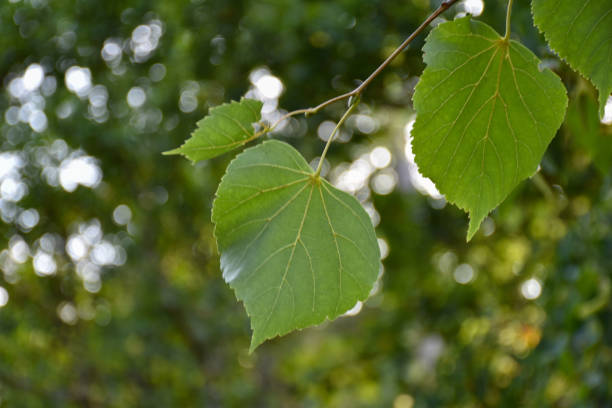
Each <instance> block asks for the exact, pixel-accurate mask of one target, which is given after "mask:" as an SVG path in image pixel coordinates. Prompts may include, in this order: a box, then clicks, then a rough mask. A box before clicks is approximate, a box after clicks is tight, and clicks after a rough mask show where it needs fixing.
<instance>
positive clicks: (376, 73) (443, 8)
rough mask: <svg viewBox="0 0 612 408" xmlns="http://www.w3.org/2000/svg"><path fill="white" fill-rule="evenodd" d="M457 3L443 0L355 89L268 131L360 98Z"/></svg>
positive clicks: (291, 114)
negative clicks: (418, 38) (301, 116)
mask: <svg viewBox="0 0 612 408" xmlns="http://www.w3.org/2000/svg"><path fill="white" fill-rule="evenodd" d="M457 1H459V0H444V1H443V2H442V4H440V7H438V8H437V9H436V10H435V11H434V12H433V13H431V15H430V16H429V17H427V19H426V20H425V21H424V22H423V23H421V25H420V26H419V27H418V28H417V29H416V30H414V32H413V33H412V34H410V36H409V37H408V38H406V40H405V41H404V42H403V43H402V44H401V45H400V46H399V47H397V48H396V49H395V51H393V52H392V53H391V55H389V56H388V57H387V59H386V60H385V61H384V62H383V63H382V64H380V66H379V67H378V68H376V70H374V72H372V73H371V74H370V76H369V77H368V78H367V79H366V80H365V81H363V82H362V83H361V84H360V85H359V86H358V87H357V88H355V89H353V90H352V91H350V92H347V93H345V94H342V95H338V96H335V97H333V98H331V99H328V100H326V101H325V102H322V103H320V104H319V105H317V106H315V107H312V108H306V109H299V110H296V111H293V112H289V113H287V114H286V115H285V116H283V117H281V118H280V119H279V120H278V121H276V122H275V123H274V124H273V125H272V126H270V128H269V130H270V131H272V130H274V128H275V127H276V126H278V125H279V124H280V123H281V122H282V121H284V120H286V119H288V118H290V117H292V116H296V115H302V114H304V115H306V116H308V115H313V114H315V113H318V112H319V111H320V110H321V109H323V108H325V107H327V106H329V105H331V104H333V103H336V102H339V101H343V100H345V99H349V98H351V97H356V96H360V95H361V94H362V93H363V91H364V90H365V89H366V88H367V87H368V85H370V84H371V83H372V81H374V79H376V77H378V76H379V75H380V73H381V72H382V71H384V69H385V68H387V67H388V66H389V64H391V62H393V60H394V59H395V58H396V57H397V56H398V55H399V54H401V52H402V51H404V50H405V49H406V47H408V45H410V43H411V42H412V41H413V40H414V39H415V38H416V37H417V36H418V35H419V34H421V33H422V32H423V30H425V28H427V27H428V26H429V25H430V24H431V23H432V21H434V20H435V19H436V18H437V17H438V16H439V15H440V14H442V13H444V12H445V11H446V10H448V9H449V8H451V7H452V6H453V5H454V4H455V3H456V2H457ZM510 3H512V0H510Z"/></svg>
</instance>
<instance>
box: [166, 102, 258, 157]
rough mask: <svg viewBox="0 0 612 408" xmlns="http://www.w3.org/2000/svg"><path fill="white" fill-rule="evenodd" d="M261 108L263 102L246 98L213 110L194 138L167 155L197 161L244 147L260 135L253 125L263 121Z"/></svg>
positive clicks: (193, 134) (203, 120)
mask: <svg viewBox="0 0 612 408" xmlns="http://www.w3.org/2000/svg"><path fill="white" fill-rule="evenodd" d="M262 106H263V103H262V102H260V101H256V100H254V99H246V98H243V99H241V100H240V102H235V101H232V102H230V103H225V104H223V105H220V106H216V107H214V108H211V109H210V112H209V114H208V116H206V117H204V118H203V119H202V120H200V121H199V122H198V128H197V129H196V130H195V131H194V132H193V133H192V134H191V138H189V139H188V140H187V141H186V142H185V143H184V144H183V145H182V146H181V147H179V148H177V149H174V150H170V151H169V152H166V154H182V155H183V156H185V157H187V158H188V159H189V160H192V161H194V162H196V161H200V160H207V159H210V158H213V157H216V156H219V155H221V154H223V153H226V152H229V151H230V150H233V149H236V148H238V147H240V146H244V145H245V144H247V143H248V142H250V141H251V140H253V139H255V138H257V137H258V136H260V135H261V133H257V132H256V131H255V130H254V129H253V123H255V122H258V121H259V120H260V119H261V107H262Z"/></svg>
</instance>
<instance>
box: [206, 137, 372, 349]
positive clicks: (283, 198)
mask: <svg viewBox="0 0 612 408" xmlns="http://www.w3.org/2000/svg"><path fill="white" fill-rule="evenodd" d="M212 218H213V222H214V223H215V235H216V238H217V243H218V247H219V251H220V253H221V269H222V270H223V277H224V278H225V280H226V281H227V282H228V284H229V285H230V286H231V287H232V288H233V289H234V290H235V292H236V296H237V298H238V299H239V300H241V301H242V302H244V305H245V308H246V310H247V313H248V315H249V316H250V318H251V327H252V329H253V338H252V341H251V350H254V349H255V348H256V347H257V346H258V345H259V344H261V343H262V342H264V341H265V340H266V339H270V338H273V337H275V336H278V335H284V334H286V333H288V332H290V331H292V330H295V329H302V328H305V327H308V326H312V325H315V324H319V323H321V322H323V321H324V320H325V319H326V318H327V319H333V318H335V317H337V316H339V315H341V314H343V313H345V312H346V311H347V310H349V309H351V308H352V307H353V306H355V304H356V302H358V301H360V300H364V299H366V298H367V297H368V295H369V293H370V291H371V289H372V287H373V285H374V282H375V281H376V279H377V276H378V273H379V269H380V252H379V249H378V243H377V240H376V235H375V234H374V228H373V226H372V223H371V221H370V218H369V217H368V215H367V213H366V212H365V211H364V209H363V208H362V207H361V205H360V204H359V202H358V201H357V200H356V199H355V198H354V197H352V196H350V195H348V194H346V193H344V192H342V191H340V190H337V189H336V188H334V187H332V186H331V185H330V184H329V183H328V182H327V181H325V180H324V179H321V178H320V177H319V176H318V175H315V174H314V172H313V171H312V169H311V168H310V166H309V165H308V163H307V162H306V161H305V160H304V158H303V157H302V156H301V155H300V154H299V153H298V152H297V151H296V150H295V149H294V148H293V147H291V146H290V145H288V144H286V143H283V142H279V141H273V140H272V141H266V142H264V143H262V144H260V145H258V146H255V147H252V148H249V149H247V150H245V151H244V152H243V153H241V154H240V155H238V156H237V157H236V159H234V160H233V161H232V162H231V163H230V165H229V166H228V168H227V173H226V175H225V176H224V177H223V180H222V181H221V184H220V185H219V190H218V191H217V197H216V199H215V202H214V205H213V216H212Z"/></svg>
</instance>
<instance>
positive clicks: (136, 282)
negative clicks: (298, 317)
mask: <svg viewBox="0 0 612 408" xmlns="http://www.w3.org/2000/svg"><path fill="white" fill-rule="evenodd" d="M485 3H486V5H485V9H484V12H483V14H482V16H480V17H478V18H479V19H481V20H483V21H485V22H487V23H488V24H490V25H491V26H493V27H494V28H495V29H496V30H498V31H499V32H502V31H503V26H504V19H505V7H506V4H505V2H503V1H493V0H487V1H486V2H485ZM438 4H439V2H436V1H432V2H431V3H430V2H429V1H427V0H408V1H391V0H337V1H329V0H321V1H319V0H310V1H307V0H265V1H264V0H259V1H256V0H248V1H247V0H191V1H186V0H176V1H162V0H152V1H150V0H149V1H144V0H129V1H117V0H108V1H94V0H4V1H3V2H2V3H1V4H0V80H1V81H2V92H1V93H0V113H2V119H1V122H0V146H1V150H2V153H0V154H2V157H3V158H5V159H6V158H8V157H12V158H15V157H18V158H20V161H21V164H22V167H20V168H19V169H17V170H15V169H13V173H11V175H8V176H7V175H4V176H2V173H1V172H0V177H4V180H6V179H8V178H11V180H13V181H15V180H16V181H17V183H18V184H19V183H21V184H19V185H20V186H21V187H20V188H21V189H22V190H23V188H25V189H26V190H23V191H22V194H21V195H22V196H21V197H19V200H17V201H11V200H9V199H8V198H10V197H9V196H10V195H11V194H10V193H11V191H9V190H10V188H11V185H12V186H13V187H14V185H15V183H13V184H11V182H9V183H8V184H6V186H4V181H2V183H3V184H2V186H4V189H1V188H0V191H1V192H2V194H3V195H2V201H1V202H0V203H1V210H2V214H1V215H2V221H1V222H0V251H1V252H0V269H1V273H0V287H2V288H4V289H5V290H6V292H7V293H8V296H9V298H8V302H7V304H6V305H5V306H4V307H0V406H2V407H4V406H6V407H135V406H138V407H175V406H177V407H195V406H198V407H200V406H202V407H394V408H411V407H438V406H448V407H498V406H501V407H517V406H533V407H544V406H555V407H593V408H595V407H612V391H611V390H612V305H611V303H610V297H611V282H610V279H611V274H612V175H611V172H610V160H611V158H610V157H611V156H606V155H604V154H602V152H603V151H605V149H609V146H610V145H611V144H612V130H611V127H610V126H605V125H603V124H601V123H599V121H598V118H597V106H596V105H595V104H594V101H595V96H596V94H595V91H594V90H593V89H592V87H591V86H590V85H589V84H588V83H587V82H586V81H584V80H583V79H581V78H580V77H579V76H578V75H577V74H575V73H574V72H573V71H572V70H571V69H569V68H568V67H567V66H566V65H565V64H564V63H562V62H560V61H559V60H558V59H556V57H555V56H554V54H553V53H552V52H551V51H550V50H549V49H548V48H547V47H546V45H545V43H544V41H543V38H542V37H541V36H540V34H538V32H537V30H536V29H535V28H534V27H533V25H532V20H531V14H530V11H529V4H528V1H527V0H517V1H515V10H514V14H513V36H514V38H516V39H520V40H521V41H523V43H524V44H525V45H526V46H528V47H529V48H530V49H531V50H533V51H534V52H535V53H536V54H537V55H539V56H540V57H541V58H542V60H543V61H544V63H545V64H546V65H547V66H549V67H552V68H553V69H554V70H555V71H556V72H557V73H558V74H559V75H560V76H561V78H562V79H563V81H564V83H565V84H566V86H567V88H568V92H569V95H570V99H571V102H570V114H569V115H568V120H567V123H566V124H565V125H564V126H563V127H562V129H561V130H560V131H559V134H558V136H557V137H556V139H555V140H554V142H553V143H552V145H551V147H550V148H549V150H548V152H547V154H546V155H545V157H544V159H543V161H542V166H541V172H540V173H539V176H538V177H537V178H535V179H534V180H528V181H525V182H523V183H522V184H521V185H520V186H519V187H518V188H517V189H516V191H515V192H514V193H513V194H512V195H511V196H510V197H509V198H508V199H507V200H506V201H505V202H504V203H503V204H502V206H501V207H500V208H499V209H497V210H496V211H495V212H494V213H493V214H492V215H491V217H490V218H489V219H488V220H487V221H486V222H485V226H484V228H483V229H482V230H481V232H479V233H478V234H477V236H476V237H475V239H474V240H473V241H472V242H471V243H470V244H466V243H465V231H466V228H467V217H466V215H465V214H464V213H462V212H461V211H460V210H458V209H457V208H454V207H452V206H450V205H444V202H443V201H441V200H435V199H433V198H431V197H428V196H426V195H423V194H421V193H419V192H418V191H416V190H415V189H414V188H413V186H412V184H411V182H410V178H409V176H408V170H407V169H408V168H409V166H410V164H409V163H408V162H407V160H406V155H405V154H404V148H405V135H404V128H405V126H406V124H407V123H409V122H410V121H411V120H412V119H413V118H414V114H413V111H412V107H411V95H412V91H413V89H414V85H415V84H416V81H417V80H418V76H419V75H420V73H421V72H422V70H423V63H422V59H421V51H420V47H421V45H422V43H423V41H424V36H421V37H419V38H418V39H417V40H416V41H415V42H414V43H413V45H412V46H411V48H410V49H409V50H408V51H407V52H405V53H403V54H402V55H401V56H400V57H399V58H398V60H397V61H396V62H395V63H394V64H393V65H392V66H391V67H390V68H389V69H388V70H386V71H385V72H384V74H382V75H381V76H380V78H378V79H377V80H376V82H374V83H373V84H372V86H371V87H370V88H369V89H368V91H367V92H366V94H365V95H364V97H363V103H362V105H361V107H360V109H361V111H360V114H362V115H367V116H369V117H370V118H372V119H373V120H374V122H375V123H376V129H375V131H373V132H369V133H368V134H366V133H363V132H361V131H360V130H359V127H358V126H352V127H351V126H350V124H349V126H348V127H347V129H346V130H345V132H346V136H347V138H348V137H349V136H350V139H351V140H350V143H338V144H335V145H334V146H333V147H332V149H331V154H330V157H329V159H330V164H331V166H332V167H336V166H338V165H340V166H348V165H350V164H351V163H352V162H354V161H355V160H357V159H358V158H360V157H362V158H363V156H362V155H363V154H367V153H368V152H370V151H371V150H372V149H373V148H374V147H376V146H386V147H387V148H388V149H389V150H390V151H391V152H392V154H393V161H392V167H393V168H394V172H395V173H390V174H395V175H397V179H398V184H397V186H396V188H395V189H394V191H393V192H391V193H390V194H377V193H376V192H375V191H372V190H371V189H370V188H368V187H367V186H366V187H364V188H362V189H361V190H360V191H359V193H358V195H359V197H360V198H361V199H363V200H365V202H366V203H367V205H368V206H370V205H371V206H373V207H371V208H375V209H376V211H377V213H378V214H379V215H380V223H379V224H378V226H377V234H378V236H379V237H381V238H383V239H384V240H385V242H386V243H387V245H388V248H389V252H388V256H387V257H386V258H385V259H384V261H383V263H384V274H383V275H382V278H381V281H380V283H379V290H378V291H377V292H376V294H374V295H373V296H372V297H371V298H370V299H369V300H368V302H367V303H365V305H364V306H363V308H362V310H361V311H360V313H359V314H357V315H356V316H353V317H342V318H340V319H338V320H336V321H334V322H332V323H326V324H323V325H322V326H320V327H316V328H310V329H307V330H303V331H301V332H296V333H293V334H291V335H288V336H286V337H284V338H280V339H275V340H273V341H269V342H267V343H266V344H264V345H263V346H261V347H260V348H259V349H257V351H256V352H255V353H253V354H249V353H248V347H249V340H250V339H249V337H250V330H249V322H248V319H247V316H246V314H245V312H244V309H243V307H242V305H241V304H239V303H238V302H237V301H236V300H235V298H234V296H233V293H232V292H231V290H230V289H229V288H228V286H227V285H226V284H225V283H224V282H223V279H222V277H221V274H220V271H219V264H218V254H217V252H216V246H215V242H214V240H213V235H212V229H213V226H212V225H211V223H210V209H211V205H212V200H213V198H214V192H215V190H216V187H217V185H218V183H219V180H220V178H221V177H222V175H223V172H224V169H225V167H226V166H227V164H228V162H229V160H231V158H232V154H228V155H225V156H222V157H220V158H217V159H214V160H211V161H209V162H206V163H200V164H197V165H195V166H193V165H191V164H190V163H189V162H188V161H186V160H184V159H181V158H178V157H164V156H161V154H160V153H161V152H162V151H165V150H168V149H171V148H174V147H176V146H178V145H179V144H180V143H182V141H183V140H184V139H185V138H186V137H188V135H189V134H190V132H191V131H192V130H193V129H194V127H195V123H196V121H197V120H198V119H200V118H201V117H202V116H203V115H204V114H205V113H206V110H207V109H208V108H209V107H211V106H215V105H218V104H220V103H223V102H227V101H229V100H232V99H239V98H240V97H241V96H242V95H244V94H245V93H246V92H248V91H249V90H250V89H252V88H253V84H252V83H251V82H250V80H249V75H250V74H252V73H253V72H254V71H255V72H256V71H257V70H258V69H261V68H266V69H267V70H268V71H269V72H270V74H271V75H274V76H276V77H278V78H279V79H280V80H281V81H282V83H283V85H284V89H285V91H284V93H283V94H282V96H281V98H280V101H279V104H280V107H282V108H283V109H286V110H293V109H297V108H303V107H308V106H313V105H316V104H318V103H319V102H321V101H323V100H325V99H327V98H329V97H331V96H335V95H337V94H339V93H342V92H345V91H348V90H350V89H351V88H352V87H354V85H355V84H356V81H357V80H358V79H363V78H365V77H366V76H367V75H368V74H369V73H370V72H371V71H372V70H373V69H374V68H375V67H376V66H377V65H378V64H379V63H380V62H381V61H382V60H383V59H384V58H385V57H386V56H387V55H388V54H389V53H390V51H392V50H393V49H394V48H395V47H396V46H397V45H399V44H400V43H401V41H402V40H403V38H405V37H406V36H407V35H408V34H409V33H410V32H412V31H413V30H414V29H415V28H416V27H417V26H418V25H419V24H420V22H421V21H423V20H424V19H425V18H426V16H427V15H428V14H429V12H431V11H432V10H433V9H434V8H435V7H437V5H438ZM462 7H463V6H462V5H459V6H457V7H456V8H454V9H453V10H452V11H450V12H448V13H446V14H445V18H453V17H454V16H455V15H456V14H457V12H459V11H461V10H462ZM141 25H148V26H149V27H153V26H154V27H153V28H154V29H155V27H159V28H161V30H160V31H159V33H158V34H159V35H160V36H159V38H158V41H157V43H156V44H155V47H153V49H151V50H150V51H151V52H147V53H145V54H146V55H144V56H143V55H140V56H139V55H136V51H134V48H135V44H134V43H133V42H131V39H134V38H135V37H134V36H135V34H134V33H138V32H139V31H135V30H137V28H138V27H139V26H141ZM141 30H142V29H141ZM153 31H154V30H153ZM153 31H151V32H153ZM141 32H143V31H141ZM144 32H145V33H149V31H146V29H145V31H144ZM106 41H115V42H116V43H117V44H119V45H120V47H121V49H122V53H121V58H120V60H117V59H115V60H109V61H105V60H104V59H103V57H102V54H101V50H102V48H103V47H104V44H105V42H106ZM31 64H40V65H41V66H42V67H43V68H44V71H45V75H46V77H47V78H55V86H53V82H54V81H53V79H48V80H46V82H45V83H44V84H43V86H42V87H41V88H40V89H38V90H33V91H31V92H30V93H26V94H23V95H21V98H18V97H17V96H18V95H16V94H15V92H17V91H15V89H16V88H11V84H13V85H14V86H16V85H15V84H16V82H13V81H14V80H15V79H16V78H19V77H20V76H23V75H24V72H25V71H26V69H27V68H28V67H30V66H31ZM160 64H161V65H160ZM73 66H78V67H83V68H85V67H86V68H88V69H89V70H90V73H91V82H92V86H102V87H103V88H102V87H98V88H96V89H97V90H98V91H99V92H101V94H99V95H104V91H103V90H102V89H105V91H106V94H107V95H108V96H107V99H106V100H104V103H103V104H102V105H104V108H103V109H102V108H99V109H98V110H95V109H93V108H92V107H93V104H94V102H95V101H92V92H93V91H92V90H90V91H89V93H88V94H83V95H82V96H81V97H79V96H78V95H76V94H75V93H74V92H71V91H70V90H68V88H67V87H66V82H65V75H66V71H67V70H68V69H69V68H70V67H73ZM164 72H165V75H163V77H162V75H160V73H164ZM259 72H261V71H259ZM134 87H138V88H139V89H141V90H143V91H144V93H145V95H146V100H145V102H144V104H143V105H142V106H140V107H131V106H130V105H129V104H128V102H127V99H126V96H127V94H128V92H129V91H130V90H131V89H133V88H134ZM11 89H13V91H12V90H11ZM103 99H104V98H103ZM181 101H182V102H181ZM194 101H196V102H197V107H195V106H194ZM27 103H31V104H30V105H27V106H26V104H27ZM95 103H98V102H95ZM24 106H26V107H25V108H24ZM98 106H99V105H98ZM32 109H34V110H37V111H42V112H44V114H45V117H46V119H47V124H46V126H44V127H42V128H38V131H34V130H33V129H32V127H31V126H30V125H29V124H28V123H27V122H28V117H29V116H28V112H31V111H32ZM343 109H344V105H343V104H342V103H340V104H338V105H335V106H333V107H330V108H329V109H326V110H325V111H324V112H322V113H321V114H319V115H316V116H311V117H309V118H307V119H304V118H300V119H298V120H296V121H294V122H292V123H291V125H290V126H288V127H286V128H285V129H284V130H282V131H281V132H278V133H277V134H276V135H275V137H278V138H280V139H282V140H285V141H287V142H289V143H291V144H292V145H294V146H295V147H296V148H298V149H299V150H300V151H301V152H302V153H303V154H304V156H305V157H306V158H307V160H309V161H310V160H312V159H314V158H315V157H316V156H317V155H319V154H320V152H321V150H322V147H323V141H322V140H320V139H319V138H318V137H317V130H318V129H319V126H320V124H321V123H322V122H324V121H327V120H338V118H339V116H340V115H341V114H342V112H343ZM17 112H19V115H22V116H21V120H20V119H19V118H20V116H19V115H18V114H17ZM16 115H17V116H16ZM30 118H31V117H30ZM34 127H36V126H34ZM62 141H63V142H62ZM608 151H609V150H608ZM589 152H591V153H589ZM71 155H72V156H71ZM78 155H84V156H89V157H91V158H93V159H91V160H94V161H93V163H95V166H97V168H99V170H100V172H101V174H102V179H101V182H100V183H97V184H96V185H94V186H93V188H89V187H87V186H79V187H78V188H76V189H75V190H74V191H72V192H70V191H67V189H66V188H65V186H64V187H63V186H62V183H59V184H58V182H57V174H56V175H55V176H53V174H55V173H57V171H58V168H59V169H61V163H62V162H64V164H66V163H67V162H68V161H69V160H70V159H71V158H74V157H76V156H78ZM5 163H6V161H5ZM343 163H344V164H343ZM0 168H2V167H0ZM5 168H6V167H5ZM54 171H55V173H53V172H54ZM385 171H389V170H385ZM332 174H333V171H332ZM54 177H55V179H54ZM375 177H376V173H375V174H373V175H372V180H373V178H375ZM54 180H55V181H54ZM366 184H367V183H366ZM24 186H25V187H24ZM13 193H14V192H13ZM119 205H124V206H127V207H128V208H129V209H130V213H131V218H130V219H129V223H127V225H123V224H124V223H123V222H119V223H118V222H116V221H117V220H119V221H121V217H117V214H118V213H117V212H116V211H115V210H116V209H117V207H118V206H119ZM121 208H123V209H125V207H121ZM27 210H35V211H36V213H37V214H38V220H37V223H36V225H35V226H33V227H32V226H31V225H29V224H28V223H27V222H25V221H24V220H26V221H27V219H28V217H26V216H25V215H24V216H21V214H22V212H24V211H27ZM114 213H115V217H114V216H113V214H114ZM27 214H30V215H31V214H33V212H32V211H30V212H29V213H27ZM24 217H25V218H24ZM30 219H31V217H30ZM87 227H90V229H89V230H87ZM87 231H89V234H90V235H88V236H90V237H94V238H92V239H93V241H92V243H91V250H90V252H89V253H88V254H87V255H85V256H84V257H83V258H82V259H81V260H80V261H79V260H76V259H75V258H73V257H72V256H70V251H68V249H67V244H68V242H70V238H71V237H72V238H74V237H75V236H84V235H83V234H85V235H86V234H87ZM79 234H81V235H79ZM96 243H97V244H96ZM102 243H105V245H106V246H104V245H102ZM24 244H25V245H26V246H25V247H24ZM96 245H98V246H96ZM108 245H111V247H112V248H113V249H112V250H111V253H114V254H115V255H114V260H113V261H112V262H110V263H111V264H109V263H108V262H107V263H105V262H103V261H101V259H102V260H103V258H104V256H102V255H103V254H104V253H105V252H104V248H106V253H108ZM24 248H26V249H25V250H24ZM96 248H97V250H98V252H97V255H96V252H95V251H96ZM20 251H21V252H20ZM19 254H21V257H20V255H19ZM44 254H46V255H47V258H46V259H47V264H48V257H49V256H50V257H51V258H52V259H53V263H54V264H55V266H56V267H55V271H54V272H53V273H52V274H50V275H49V276H41V275H44V274H43V273H41V272H40V268H39V270H38V271H37V270H36V269H35V268H34V263H35V262H34V261H35V259H37V255H38V259H39V260H40V259H42V258H40V256H41V255H44ZM100 254H102V255H100ZM466 265H469V266H470V268H471V270H472V271H473V280H472V281H471V282H469V283H468V284H460V283H458V282H457V281H456V279H455V276H456V275H457V273H456V272H457V268H460V270H463V271H465V270H466V267H467V266H466ZM88 268H89V269H88ZM37 272H38V273H37ZM530 279H536V280H537V281H538V282H539V283H540V284H541V289H542V290H541V295H540V296H539V297H537V298H536V299H531V300H529V299H526V298H525V297H524V296H523V295H522V292H521V288H523V285H524V283H525V282H526V281H529V280H530ZM531 282H534V281H531Z"/></svg>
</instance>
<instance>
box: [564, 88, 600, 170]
mask: <svg viewBox="0 0 612 408" xmlns="http://www.w3.org/2000/svg"><path fill="white" fill-rule="evenodd" d="M588 88H590V86H589V87H588ZM594 93H595V90H594V89H593V90H591V89H585V90H584V91H583V92H581V93H579V94H578V95H577V96H576V97H575V98H572V99H571V101H570V104H569V107H568V109H567V117H566V119H565V126H566V128H567V129H568V130H569V131H570V132H571V136H572V139H573V140H574V141H576V143H577V144H578V145H579V146H581V147H582V148H584V149H585V150H586V151H587V152H588V153H589V155H590V156H591V158H592V159H593V163H594V164H595V167H597V169H598V170H599V171H600V172H601V173H602V174H603V175H604V176H605V175H607V174H609V173H610V169H612V126H607V125H604V124H602V123H601V122H600V121H599V116H598V114H597V102H596V101H595V99H594V98H593V95H592V94H594Z"/></svg>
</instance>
